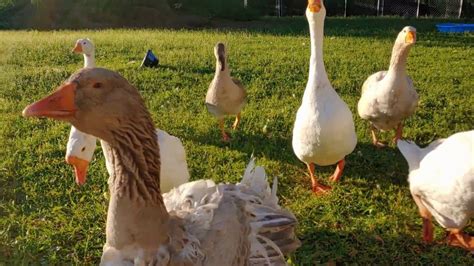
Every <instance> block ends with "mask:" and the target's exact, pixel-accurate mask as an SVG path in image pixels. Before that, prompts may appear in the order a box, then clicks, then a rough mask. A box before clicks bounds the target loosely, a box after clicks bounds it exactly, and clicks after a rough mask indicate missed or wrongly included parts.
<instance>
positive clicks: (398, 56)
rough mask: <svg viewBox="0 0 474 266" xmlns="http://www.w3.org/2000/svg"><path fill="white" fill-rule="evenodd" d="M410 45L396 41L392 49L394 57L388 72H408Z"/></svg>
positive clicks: (400, 73) (399, 73)
mask: <svg viewBox="0 0 474 266" xmlns="http://www.w3.org/2000/svg"><path fill="white" fill-rule="evenodd" d="M409 51H410V46H406V45H403V44H400V43H395V45H394V46H393V49H392V57H391V59H390V66H389V68H388V74H398V75H403V74H405V73H406V67H407V58H408V52H409Z"/></svg>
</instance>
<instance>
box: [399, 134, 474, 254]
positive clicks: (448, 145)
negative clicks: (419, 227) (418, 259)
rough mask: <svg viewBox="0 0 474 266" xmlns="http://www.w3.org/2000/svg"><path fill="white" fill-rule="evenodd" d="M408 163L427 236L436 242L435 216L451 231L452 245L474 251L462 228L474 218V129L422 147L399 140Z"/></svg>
mask: <svg viewBox="0 0 474 266" xmlns="http://www.w3.org/2000/svg"><path fill="white" fill-rule="evenodd" d="M397 146H398V149H399V150H400V152H401V153H402V154H403V156H404V157H405V159H406V160H407V162H408V168H409V172H410V174H409V176H408V181H409V182H410V191H411V195H412V196H413V199H414V200H415V203H416V205H417V206H418V209H419V211H420V215H421V217H422V219H423V239H424V240H425V241H426V242H431V241H433V225H432V223H431V217H432V216H434V218H435V219H436V221H438V223H439V224H440V225H441V226H443V227H444V228H446V229H447V230H448V231H449V235H448V238H447V240H448V241H447V242H448V244H449V245H453V246H459V247H462V248H465V249H467V250H470V251H474V238H473V237H471V236H469V235H467V234H463V233H462V229H463V228H464V227H465V226H466V225H467V223H468V222H469V220H470V219H471V218H472V217H474V130H471V131H465V132H460V133H456V134H454V135H452V136H450V137H449V138H447V139H440V140H437V141H434V142H432V143H431V144H430V145H429V146H428V147H426V148H419V147H418V146H417V145H416V144H415V143H413V142H407V141H402V140H398V141H397Z"/></svg>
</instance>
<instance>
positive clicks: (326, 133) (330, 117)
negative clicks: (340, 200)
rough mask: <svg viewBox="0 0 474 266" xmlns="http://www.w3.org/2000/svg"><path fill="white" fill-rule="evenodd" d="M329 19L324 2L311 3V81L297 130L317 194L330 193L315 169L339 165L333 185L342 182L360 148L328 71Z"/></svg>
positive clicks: (296, 147)
mask: <svg viewBox="0 0 474 266" xmlns="http://www.w3.org/2000/svg"><path fill="white" fill-rule="evenodd" d="M325 16H326V9H325V7H324V4H323V1H320V0H309V1H308V7H307V9H306V17H307V19H308V23H309V31H310V35H311V58H310V63H309V77H308V83H307V84H306V89H305V91H304V95H303V101H302V103H301V106H300V108H299V109H298V112H297V114H296V120H295V125H294V128H293V151H294V152H295V154H296V156H297V157H298V159H300V160H301V161H303V162H304V163H306V165H307V167H308V171H309V174H310V177H311V183H312V190H313V192H314V193H321V192H326V191H328V190H329V189H330V187H328V186H325V185H323V184H320V183H319V182H318V181H317V179H316V177H315V175H314V165H315V164H318V165H331V164H335V163H337V167H336V170H335V172H334V174H333V176H332V177H331V181H338V180H339V179H340V177H341V175H342V171H343V169H344V165H345V160H344V158H345V156H346V155H348V154H350V153H351V152H352V151H353V150H354V148H355V146H356V144H357V136H356V133H355V128H354V121H353V119H352V113H351V111H350V110H349V108H348V107H347V105H346V103H345V102H344V101H343V100H342V99H341V98H340V97H339V95H337V93H336V91H335V90H334V89H333V88H332V86H331V83H330V82H329V79H328V76H327V74H326V70H325V68H324V62H323V37H324V19H325Z"/></svg>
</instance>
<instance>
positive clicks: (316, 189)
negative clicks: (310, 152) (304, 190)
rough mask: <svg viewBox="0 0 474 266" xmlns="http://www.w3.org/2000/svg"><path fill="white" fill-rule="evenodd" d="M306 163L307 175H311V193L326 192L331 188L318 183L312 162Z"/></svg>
mask: <svg viewBox="0 0 474 266" xmlns="http://www.w3.org/2000/svg"><path fill="white" fill-rule="evenodd" d="M306 165H307V166H308V171H309V175H310V177H311V186H312V189H313V193H315V194H321V193H326V192H328V191H329V190H331V187H328V186H325V185H323V184H320V183H318V180H316V177H315V176H314V163H309V164H306Z"/></svg>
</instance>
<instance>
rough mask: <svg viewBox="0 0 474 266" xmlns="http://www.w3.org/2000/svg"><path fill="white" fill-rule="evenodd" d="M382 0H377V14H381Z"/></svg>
mask: <svg viewBox="0 0 474 266" xmlns="http://www.w3.org/2000/svg"><path fill="white" fill-rule="evenodd" d="M379 8H380V0H377V16H379Z"/></svg>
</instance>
